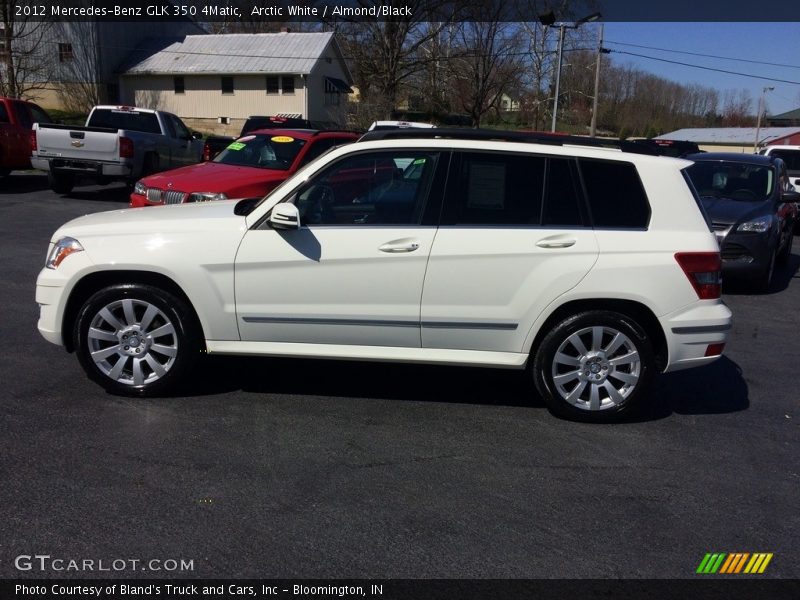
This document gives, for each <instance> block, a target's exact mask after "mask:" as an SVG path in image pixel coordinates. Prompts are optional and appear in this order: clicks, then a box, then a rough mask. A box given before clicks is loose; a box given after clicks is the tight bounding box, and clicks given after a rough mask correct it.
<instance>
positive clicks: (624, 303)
mask: <svg viewBox="0 0 800 600" xmlns="http://www.w3.org/2000/svg"><path fill="white" fill-rule="evenodd" d="M590 310H610V311H614V312H617V313H620V314H622V315H625V316H627V317H629V318H631V319H633V320H634V321H636V323H638V324H639V325H640V326H641V327H642V328H643V329H644V330H645V333H646V334H647V336H648V337H649V338H650V340H651V342H652V345H653V353H654V355H655V360H656V368H657V369H658V371H663V370H664V369H665V368H666V366H667V363H668V360H669V348H668V346H667V338H666V336H665V335H664V330H663V328H662V327H661V324H660V323H659V321H658V318H657V317H656V316H655V314H654V313H653V311H652V310H650V309H649V308H648V307H647V306H645V305H644V304H642V303H641V302H637V301H635V300H620V299H617V298H590V299H581V300H571V301H569V302H566V303H564V304H562V305H561V306H559V307H558V308H556V309H555V310H554V311H553V312H552V313H550V315H549V316H548V317H547V319H546V320H545V321H544V323H542V325H541V326H540V327H539V329H538V331H537V332H536V335H535V336H534V338H533V342H532V343H531V346H530V348H528V352H529V354H530V355H531V356H533V354H534V353H535V352H536V350H537V349H538V348H539V346H540V345H541V342H542V339H543V338H544V336H546V335H547V333H548V332H549V331H550V330H551V329H552V328H553V327H554V326H555V325H556V323H559V322H560V321H562V320H564V319H566V318H567V317H569V316H570V315H574V314H577V313H580V312H586V311H590ZM528 362H529V363H530V360H529V361H528Z"/></svg>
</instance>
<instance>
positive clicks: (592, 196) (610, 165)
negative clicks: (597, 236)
mask: <svg viewBox="0 0 800 600" xmlns="http://www.w3.org/2000/svg"><path fill="white" fill-rule="evenodd" d="M578 164H579V166H580V170H581V176H582V178H583V184H584V186H585V188H586V195H587V198H588V200H589V210H590V211H591V215H592V221H593V223H594V226H595V227H598V228H608V229H646V228H647V226H648V224H649V223H650V203H649V201H648V200H647V194H646V193H645V191H644V186H643V185H642V181H641V179H640V178H639V173H638V172H637V171H636V167H635V166H634V165H633V163H629V162H624V161H611V160H595V159H588V158H585V159H584V158H582V159H579V160H578Z"/></svg>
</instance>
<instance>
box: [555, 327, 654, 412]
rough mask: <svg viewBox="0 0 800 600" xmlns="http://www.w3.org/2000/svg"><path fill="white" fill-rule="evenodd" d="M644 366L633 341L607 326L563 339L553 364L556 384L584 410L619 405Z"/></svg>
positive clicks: (628, 394) (588, 329)
mask: <svg viewBox="0 0 800 600" xmlns="http://www.w3.org/2000/svg"><path fill="white" fill-rule="evenodd" d="M641 371H642V364H641V360H640V358H639V352H638V351H637V349H636V346H635V345H634V343H633V342H632V341H631V339H630V338H629V337H628V336H626V335H625V334H624V333H622V332H621V331H619V330H617V329H614V328H613V327H608V326H605V325H604V326H595V327H586V328H584V329H581V330H579V331H576V332H575V333H573V334H572V335H570V336H569V337H568V338H567V339H566V340H564V341H563V342H562V343H561V345H560V346H559V347H558V350H557V351H556V354H555V357H554V358H553V364H552V376H553V383H554V384H555V388H556V390H557V392H558V394H559V395H560V396H561V398H563V399H564V400H566V401H567V402H568V403H569V404H571V405H573V406H575V407H576V408H580V409H583V410H591V411H597V410H606V409H609V408H612V407H616V406H620V405H621V404H623V403H624V402H625V400H626V399H627V398H628V397H629V396H630V395H631V393H632V392H633V390H634V389H635V388H636V384H637V383H638V381H639V376H640V375H641Z"/></svg>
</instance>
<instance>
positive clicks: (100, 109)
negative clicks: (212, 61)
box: [31, 106, 203, 194]
mask: <svg viewBox="0 0 800 600" xmlns="http://www.w3.org/2000/svg"><path fill="white" fill-rule="evenodd" d="M33 135H34V137H33V148H32V151H33V156H32V158H31V163H32V164H33V167H34V168H36V169H41V170H42V171H47V176H48V179H49V182H50V187H51V189H52V190H53V191H55V192H57V193H59V194H67V193H69V192H70V191H72V188H73V187H74V185H75V179H76V177H81V178H84V179H90V180H92V181H93V182H95V183H100V184H106V183H110V182H112V181H125V182H126V183H129V184H130V185H133V183H134V182H135V181H136V180H137V179H139V178H140V177H141V176H142V175H147V174H149V173H158V172H159V171H163V170H165V169H173V168H175V167H179V166H184V165H190V164H193V163H197V162H199V161H200V156H201V153H202V151H203V142H202V141H200V138H201V137H202V136H201V135H200V134H199V133H192V132H191V131H189V128H188V127H186V125H184V124H183V121H181V120H180V119H179V118H178V117H176V116H175V115H173V114H171V113H168V112H163V111H160V110H148V109H144V108H135V107H132V106H95V107H94V108H93V109H92V111H91V113H89V118H88V119H87V120H86V126H85V127H75V126H72V125H54V124H50V123H48V124H45V123H39V124H36V125H34V132H33Z"/></svg>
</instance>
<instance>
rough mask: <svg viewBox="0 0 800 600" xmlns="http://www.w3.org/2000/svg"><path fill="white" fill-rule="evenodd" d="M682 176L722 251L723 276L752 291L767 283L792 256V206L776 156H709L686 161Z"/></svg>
mask: <svg viewBox="0 0 800 600" xmlns="http://www.w3.org/2000/svg"><path fill="white" fill-rule="evenodd" d="M687 158H688V159H689V160H692V161H694V165H692V166H691V167H689V168H688V169H687V170H686V172H687V174H688V175H689V178H690V179H691V180H692V183H693V184H694V187H695V188H696V189H697V191H698V194H699V195H700V200H701V202H702V203H703V207H704V208H705V211H706V213H707V214H708V216H709V218H710V220H711V226H712V228H713V229H714V232H715V233H716V236H717V240H718V241H719V246H720V248H721V252H722V270H723V273H724V274H725V275H726V276H727V275H730V276H732V277H737V278H738V277H744V278H747V281H748V282H749V283H750V284H751V287H752V288H754V289H756V290H761V291H765V290H767V289H769V286H770V285H771V283H772V276H773V273H774V271H775V264H776V263H778V264H782V263H785V262H786V261H787V260H788V258H789V255H790V254H791V252H792V241H793V239H794V234H793V231H794V225H795V221H796V220H797V208H796V207H795V203H796V202H797V201H798V199H800V194H798V193H797V192H796V191H794V188H792V186H791V184H790V183H789V178H788V175H787V172H786V165H785V164H784V162H783V161H782V160H781V159H780V158H776V157H775V156H759V155H756V154H736V153H726V152H713V153H712V152H709V153H704V154H691V155H689V156H688V157H687Z"/></svg>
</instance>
